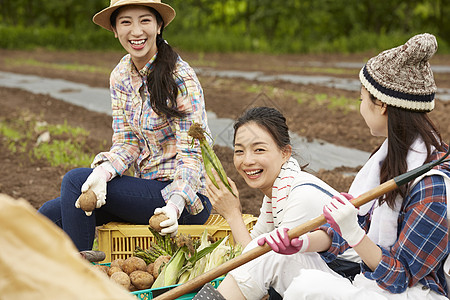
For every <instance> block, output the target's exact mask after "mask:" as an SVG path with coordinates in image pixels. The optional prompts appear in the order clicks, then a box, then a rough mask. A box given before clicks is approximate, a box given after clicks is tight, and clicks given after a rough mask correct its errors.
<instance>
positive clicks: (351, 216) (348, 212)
mask: <svg viewBox="0 0 450 300" xmlns="http://www.w3.org/2000/svg"><path fill="white" fill-rule="evenodd" d="M351 199H353V196H352V195H350V194H347V193H341V194H340V195H337V196H334V197H333V198H332V200H331V202H330V203H329V204H327V205H325V206H324V207H323V215H324V216H325V219H326V220H327V222H328V224H330V226H331V227H332V228H333V229H334V230H335V231H336V232H337V233H338V234H339V235H340V236H342V238H343V239H345V240H346V241H347V243H348V245H349V246H350V247H355V246H356V245H358V244H359V243H360V242H361V241H362V239H363V238H364V236H365V235H366V233H365V232H364V230H363V229H362V228H361V227H359V224H358V209H357V208H356V207H355V206H354V205H353V204H352V203H351V202H350V200H351Z"/></svg>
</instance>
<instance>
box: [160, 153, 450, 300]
mask: <svg viewBox="0 0 450 300" xmlns="http://www.w3.org/2000/svg"><path fill="white" fill-rule="evenodd" d="M449 154H450V148H449V150H448V151H447V153H446V154H445V155H444V156H443V157H441V158H440V159H438V160H435V161H432V162H429V163H426V164H424V165H422V166H420V167H418V168H415V169H414V170H411V171H409V172H406V173H404V174H401V175H399V176H396V177H395V178H393V179H391V180H389V181H386V182H385V183H383V184H381V185H379V186H377V187H376V188H373V189H371V190H369V191H367V192H366V193H364V194H362V195H360V196H359V197H357V198H354V199H352V201H351V202H352V204H353V205H354V206H355V207H360V206H361V205H363V204H366V203H367V202H369V201H371V200H373V199H376V198H378V197H380V196H382V195H384V194H385V193H387V192H390V191H392V190H394V189H396V188H397V187H399V186H401V185H404V184H406V183H408V182H409V181H411V180H414V179H415V178H417V177H419V176H420V175H423V174H425V173H426V172H428V171H430V170H431V169H432V168H433V167H435V166H437V165H439V164H442V163H445V162H449V161H450V159H449V158H447V157H448V156H449ZM325 223H326V220H325V217H324V216H323V215H320V216H318V217H316V218H314V219H311V220H310V221H308V222H305V223H303V224H301V225H299V226H297V227H294V228H292V229H291V230H289V231H288V235H289V239H292V238H294V237H299V236H301V235H303V234H305V233H307V232H310V231H311V230H314V229H316V228H317V227H319V226H321V225H323V224H325ZM270 250H272V249H271V248H270V246H269V245H267V244H264V245H263V246H260V247H256V248H254V249H252V250H250V251H248V252H245V253H243V254H241V255H239V256H237V257H235V258H233V259H231V260H229V261H227V262H225V263H223V264H222V265H220V266H218V267H216V268H214V269H212V270H210V271H208V272H206V273H203V274H202V275H200V276H197V277H195V278H193V279H191V280H189V281H188V282H186V283H184V284H182V285H179V286H177V287H175V288H173V289H171V290H169V291H167V292H166V293H164V294H161V295H159V296H158V297H156V298H155V300H172V299H176V298H178V297H180V296H182V295H184V294H186V293H189V292H191V291H192V290H194V289H198V288H200V287H202V286H203V285H204V284H205V283H208V282H210V281H212V280H214V279H215V278H217V277H219V276H222V275H223V274H226V273H228V272H229V271H231V270H233V269H235V268H237V267H239V266H241V265H243V264H245V263H247V262H249V261H251V260H252V259H255V258H257V257H259V256H261V255H263V254H265V253H267V252H269V251H270Z"/></svg>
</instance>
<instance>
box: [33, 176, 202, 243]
mask: <svg viewBox="0 0 450 300" xmlns="http://www.w3.org/2000/svg"><path fill="white" fill-rule="evenodd" d="M91 172H92V169H90V168H78V169H73V170H71V171H69V172H67V174H66V175H65V176H64V178H63V180H62V183H61V194H60V197H58V198H56V199H53V200H50V201H48V202H45V203H44V204H43V205H42V206H41V208H39V212H40V213H41V214H43V215H45V216H47V217H48V218H49V219H50V220H51V221H52V222H53V223H55V224H56V225H58V226H59V227H61V228H62V229H63V230H64V231H65V232H66V233H67V234H68V235H69V237H70V238H71V239H72V241H73V242H74V244H75V246H76V247H77V248H78V250H79V251H84V250H91V249H92V245H93V242H94V238H95V227H96V226H100V225H103V224H106V223H108V222H112V221H116V222H129V223H133V224H141V225H147V224H148V220H149V218H150V217H151V216H152V215H153V212H154V210H155V208H157V207H163V206H165V205H166V203H165V201H164V199H163V197H162V195H161V190H162V189H163V188H164V187H166V186H167V185H168V184H170V183H171V181H157V180H149V179H141V178H136V177H132V176H121V177H119V176H117V177H115V178H114V179H112V180H111V181H110V182H108V185H107V190H106V204H105V205H103V206H102V207H100V208H97V209H95V210H94V211H93V213H92V215H91V216H89V217H88V216H86V214H85V213H84V211H82V210H81V209H79V208H76V207H75V201H76V200H77V199H78V197H79V196H80V195H81V186H82V185H83V183H84V182H85V181H86V179H87V177H88V176H89V174H91ZM197 195H198V196H199V198H200V199H201V201H202V203H203V206H204V209H203V210H202V211H201V212H200V213H199V214H197V215H191V214H189V213H188V212H187V211H186V209H184V210H183V213H182V214H181V216H180V218H179V219H178V224H180V225H188V224H197V225H202V224H204V223H205V222H206V220H207V219H208V217H209V215H210V213H211V203H210V202H209V199H208V198H207V197H206V196H204V195H202V194H197Z"/></svg>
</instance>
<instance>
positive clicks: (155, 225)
mask: <svg viewBox="0 0 450 300" xmlns="http://www.w3.org/2000/svg"><path fill="white" fill-rule="evenodd" d="M165 220H169V218H168V217H167V216H166V215H165V214H157V215H153V216H152V217H151V218H150V219H149V220H148V224H149V225H150V227H151V228H152V229H154V230H156V231H157V232H161V229H162V227H161V226H160V225H159V224H161V222H163V221H165Z"/></svg>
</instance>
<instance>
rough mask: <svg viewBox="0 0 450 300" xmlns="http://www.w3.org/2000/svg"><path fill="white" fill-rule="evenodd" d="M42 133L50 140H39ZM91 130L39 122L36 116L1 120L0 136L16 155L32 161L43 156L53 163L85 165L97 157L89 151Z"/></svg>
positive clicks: (66, 165) (52, 164) (73, 165)
mask: <svg viewBox="0 0 450 300" xmlns="http://www.w3.org/2000/svg"><path fill="white" fill-rule="evenodd" d="M42 133H48V135H49V136H50V140H49V141H43V142H38V139H39V138H38V137H39V136H40V135H41V134H42ZM88 134H89V133H88V132H87V131H86V130H84V129H81V128H78V127H71V126H69V125H67V123H64V124H62V125H49V124H40V123H39V122H37V121H36V120H34V119H24V118H20V119H16V120H13V121H12V120H9V121H6V120H0V139H1V140H2V143H4V144H5V145H7V148H8V150H9V151H11V152H12V153H13V154H15V155H25V156H27V157H28V158H29V159H31V160H38V159H44V160H46V161H48V162H49V164H50V165H51V166H54V167H56V166H61V167H71V168H74V167H86V166H89V165H90V163H91V162H92V160H93V158H94V156H93V155H92V154H91V153H89V151H86V149H85V148H86V147H85V144H86V140H87V137H88Z"/></svg>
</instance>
